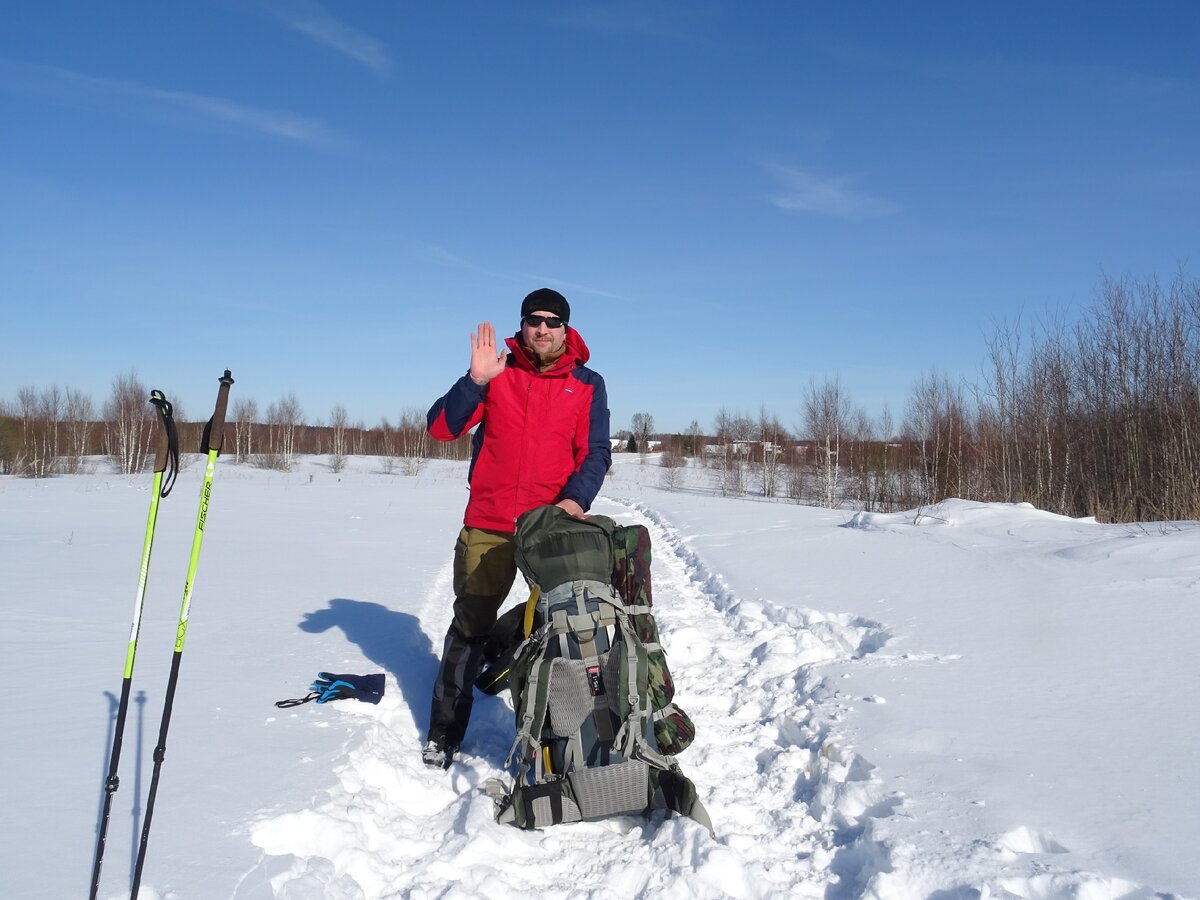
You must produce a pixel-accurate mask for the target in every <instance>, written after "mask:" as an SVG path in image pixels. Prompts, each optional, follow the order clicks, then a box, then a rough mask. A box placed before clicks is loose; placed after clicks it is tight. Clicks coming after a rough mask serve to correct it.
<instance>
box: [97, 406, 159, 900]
mask: <svg viewBox="0 0 1200 900" xmlns="http://www.w3.org/2000/svg"><path fill="white" fill-rule="evenodd" d="M150 402H151V403H153V404H154V408H155V409H157V410H158V418H159V421H160V422H162V426H163V427H162V434H161V436H160V439H159V444H158V453H157V455H156V456H155V458H154V486H153V490H152V491H151V492H150V515H149V517H148V518H147V520H146V538H145V540H144V541H143V542H142V566H141V571H140V572H139V574H138V586H137V598H136V599H135V600H134V603H133V626H132V627H131V628H130V630H129V643H128V645H127V646H126V649H125V672H124V675H123V677H122V680H121V700H120V702H119V703H118V705H117V723H116V727H115V728H114V729H113V742H112V749H111V750H110V751H109V755H108V777H107V778H106V779H105V780H104V808H103V811H102V812H101V813H100V827H99V830H98V832H97V834H96V855H95V859H94V862H93V863H92V889H91V893H89V894H88V897H89V898H90V900H96V893H97V892H98V891H99V890H100V866H101V865H102V864H103V863H104V843H105V840H106V839H107V836H108V817H109V813H110V812H111V811H112V802H113V794H115V793H116V792H117V788H118V787H119V786H120V784H121V780H120V778H118V777H117V767H118V766H119V765H120V762H121V738H122V735H123V734H124V732H125V715H126V713H127V712H128V711H129V689H130V685H131V684H132V682H133V662H134V658H135V657H136V656H137V642H138V632H139V631H140V630H141V625H142V606H143V603H144V601H145V599H146V581H147V579H148V577H149V575H150V552H151V551H152V550H153V548H154V528H155V525H156V524H157V523H158V501H159V499H160V498H162V497H166V496H167V494H169V493H171V487H172V486H173V485H174V484H175V476H176V475H178V474H179V435H178V433H177V432H176V430H175V419H174V418H173V415H172V413H173V409H172V406H171V404H170V402H169V401H168V400H167V398H166V397H165V396H164V395H163V392H162V391H151V392H150ZM109 696H112V695H111V694H110V695H109Z"/></svg>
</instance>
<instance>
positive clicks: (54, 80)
mask: <svg viewBox="0 0 1200 900" xmlns="http://www.w3.org/2000/svg"><path fill="white" fill-rule="evenodd" d="M0 72H6V73H7V74H9V75H12V74H19V76H20V77H19V78H16V79H13V78H9V79H7V80H9V82H10V84H13V85H18V84H19V85H20V87H21V88H22V89H25V90H30V91H37V92H43V93H45V92H48V93H50V94H51V95H52V96H53V95H58V96H59V97H60V98H67V99H69V100H71V101H73V102H85V103H98V102H102V101H103V102H109V103H111V102H112V101H114V100H115V101H132V102H133V103H135V104H137V105H138V107H139V108H140V109H141V110H143V111H144V110H145V109H147V108H149V109H151V110H152V111H156V112H157V113H158V114H160V115H162V114H166V115H169V116H172V117H182V118H183V121H185V122H186V123H188V124H192V125H194V124H196V123H200V124H202V125H209V126H212V125H219V126H222V127H225V128H232V129H234V130H237V131H244V132H251V133H255V134H260V135H266V136H268V137H273V138H282V139H284V140H288V141H294V142H296V143H300V144H305V145H308V146H310V147H317V148H321V149H335V148H338V147H344V146H346V145H347V141H346V140H345V139H343V138H342V137H340V136H339V135H337V134H336V133H335V132H333V131H332V130H330V129H329V128H328V127H327V126H326V125H325V124H324V123H323V122H322V121H321V120H320V119H316V118H313V117H311V116H304V115H299V114H296V113H291V112H287V111H284V110H277V109H266V108H263V107H255V106H247V105H246V104H244V103H239V102H237V101H235V100H229V99H227V98H224V97H213V96H209V95H205V94H197V93H193V92H191V91H176V90H167V89H164V88H157V87H153V86H151V85H146V84H141V83H140V82H136V81H126V80H123V79H118V78H105V77H103V76H99V75H88V74H86V73H83V72H75V71H72V70H70V69H62V68H58V67H56V66H39V65H32V64H24V63H20V64H14V63H8V64H6V65H4V66H3V67H0Z"/></svg>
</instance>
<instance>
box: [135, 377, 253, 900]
mask: <svg viewBox="0 0 1200 900" xmlns="http://www.w3.org/2000/svg"><path fill="white" fill-rule="evenodd" d="M220 381H221V387H220V388H218V390H217V405H216V409H215V410H214V411H213V417H212V418H211V419H210V420H209V422H208V425H207V426H205V428H204V438H203V440H202V442H201V447H200V452H202V453H207V454H208V463H207V466H206V467H205V470H204V486H203V487H202V488H201V491H200V511H199V513H198V514H197V516H196V533H195V534H194V535H193V536H192V555H191V558H190V560H189V561H188V571H187V580H186V581H185V582H184V585H183V606H182V608H181V609H180V612H179V625H178V627H177V628H176V631H175V652H174V653H173V654H172V656H171V674H170V677H169V678H168V679H167V694H166V699H165V700H164V701H163V712H162V722H161V723H160V724H159V727H158V746H156V747H155V748H154V772H153V774H152V775H151V777H150V791H149V793H148V794H147V795H146V818H145V821H144V822H143V823H142V840H141V843H140V844H139V845H138V855H137V863H136V865H135V866H134V869H133V885H132V887H131V889H130V893H129V897H130V900H137V895H138V890H139V889H140V887H141V884H142V868H143V867H144V866H145V864H146V844H147V842H148V841H149V840H150V823H151V821H152V820H153V818H154V799H155V797H156V796H157V795H158V779H159V775H160V774H161V772H162V764H163V760H164V759H165V758H166V755H167V729H168V727H170V724H171V708H172V706H174V704H175V687H176V685H177V684H178V682H179V661H180V660H181V659H182V658H183V642H184V638H186V637H187V626H188V615H189V613H190V610H191V603H192V587H193V586H194V585H195V581H196V564H197V563H198V562H199V561H200V546H201V544H202V543H203V542H204V524H205V522H206V520H207V519H208V504H209V500H210V499H211V497H212V482H213V473H214V472H215V471H216V468H217V457H218V456H220V455H221V445H222V442H223V440H224V436H225V408H226V406H227V405H228V403H229V386H230V385H231V384H233V378H232V377H231V376H230V374H229V370H228V369H226V370H225V374H224V375H222V376H221V379H220Z"/></svg>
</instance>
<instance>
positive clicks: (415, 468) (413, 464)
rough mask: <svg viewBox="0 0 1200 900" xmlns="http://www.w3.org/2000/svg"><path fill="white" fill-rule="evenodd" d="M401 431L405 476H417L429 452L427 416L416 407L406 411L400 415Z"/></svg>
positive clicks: (401, 455) (401, 449) (401, 451)
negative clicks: (426, 428) (426, 427)
mask: <svg viewBox="0 0 1200 900" xmlns="http://www.w3.org/2000/svg"><path fill="white" fill-rule="evenodd" d="M399 431H400V434H399V443H400V458H401V461H402V462H401V464H402V466H403V468H404V474H405V475H417V474H419V473H420V471H421V469H422V468H424V466H425V457H426V455H427V453H428V450H429V432H428V431H426V430H425V416H424V415H423V414H422V413H421V411H420V410H419V409H417V408H416V407H410V408H408V409H406V410H404V411H403V412H402V413H400V427H399ZM455 443H458V442H457V441H456V442H455Z"/></svg>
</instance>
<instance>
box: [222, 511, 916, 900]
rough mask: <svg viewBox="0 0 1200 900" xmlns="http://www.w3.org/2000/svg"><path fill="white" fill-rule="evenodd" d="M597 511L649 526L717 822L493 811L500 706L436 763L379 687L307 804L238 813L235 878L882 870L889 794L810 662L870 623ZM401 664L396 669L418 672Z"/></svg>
mask: <svg viewBox="0 0 1200 900" xmlns="http://www.w3.org/2000/svg"><path fill="white" fill-rule="evenodd" d="M596 511H597V512H603V513H606V514H609V515H613V516H614V517H615V518H617V519H618V520H620V521H625V522H630V521H632V522H637V523H641V524H645V525H646V526H647V527H648V528H649V529H650V532H651V535H652V538H653V542H654V548H655V562H654V577H655V582H654V590H655V605H656V609H657V614H658V620H659V624H660V627H661V630H662V633H663V641H664V645H665V646H666V648H667V650H668V655H669V661H670V664H671V670H672V674H673V675H674V677H675V682H676V686H677V691H678V693H677V698H676V699H677V700H678V702H679V703H680V705H681V706H682V707H683V708H684V709H686V710H687V711H688V713H689V714H690V715H691V716H692V718H693V719H694V720H695V723H696V728H697V738H696V741H695V744H694V745H693V746H692V747H691V748H689V749H688V750H687V751H686V752H685V753H684V754H682V755H681V757H680V763H681V765H682V766H683V769H684V771H685V772H686V773H687V774H688V775H689V776H690V777H691V778H692V779H693V780H694V781H695V782H696V785H697V788H698V789H699V792H700V795H701V798H702V799H703V801H704V803H705V805H706V806H707V808H708V810H709V813H710V815H711V816H712V819H713V822H714V825H715V828H716V832H717V837H716V839H715V840H714V839H713V838H712V837H710V836H709V834H708V833H707V832H706V831H705V829H704V828H702V827H701V826H699V825H697V824H696V823H695V822H693V821H691V820H689V819H685V818H678V817H672V818H654V819H650V820H646V819H642V818H632V817H626V818H619V819H613V820H610V821H606V822H601V823H584V824H577V825H569V826H560V827H556V828H551V829H547V830H545V831H541V832H521V831H518V830H516V829H513V828H511V827H502V826H499V825H496V824H495V823H494V822H493V820H492V804H491V801H490V799H488V797H487V796H486V795H485V794H484V793H483V792H482V790H481V786H482V785H483V783H484V782H485V781H486V780H487V779H488V778H493V777H504V778H508V773H506V772H505V771H504V770H503V768H502V767H503V760H504V757H505V755H506V754H507V751H508V746H509V743H510V741H511V736H512V719H511V715H512V713H511V709H510V708H509V706H508V705H507V703H504V702H500V701H498V700H496V699H493V698H488V697H480V698H479V699H477V701H476V707H475V715H474V717H473V719H472V724H471V730H470V732H469V734H468V737H467V741H466V743H465V745H464V748H463V753H462V755H461V756H460V757H459V760H458V761H456V763H455V764H454V766H453V767H452V768H451V770H450V771H449V772H448V773H441V772H436V771H432V770H429V769H427V768H425V767H424V766H423V765H422V764H421V761H420V757H419V753H418V749H419V746H420V740H421V737H422V732H423V728H424V724H425V721H426V719H425V716H426V711H425V706H424V704H425V703H427V702H428V701H427V699H426V698H425V697H421V696H418V695H419V693H420V692H419V691H418V690H412V689H410V690H409V695H410V696H402V693H401V691H398V690H395V689H393V687H394V686H393V685H392V684H389V691H388V695H387V696H386V697H385V699H384V701H383V702H382V703H381V704H380V705H379V706H378V707H368V706H365V705H363V704H343V705H339V706H338V711H339V712H344V713H345V714H347V715H353V716H357V717H361V718H362V719H363V720H364V721H363V727H362V735H361V740H360V741H359V742H358V743H357V744H355V745H354V746H352V747H351V748H349V749H348V750H347V752H346V755H345V757H344V758H343V759H342V760H339V761H338V762H337V763H336V764H335V766H334V775H335V776H336V780H335V783H333V784H331V785H329V787H328V788H327V791H326V792H325V793H323V794H322V795H320V796H318V797H317V798H315V800H314V803H313V805H312V807H311V808H309V809H306V810H301V811H297V812H291V813H285V814H283V815H279V816H274V817H272V818H269V819H264V820H263V821H260V822H258V823H257V824H256V825H254V826H253V828H252V830H251V836H252V840H253V842H254V843H255V844H256V845H257V846H258V847H260V848H261V849H262V850H263V851H264V852H265V853H266V854H267V856H266V857H265V858H264V861H263V863H262V864H261V869H262V872H261V877H260V878H256V879H253V881H256V882H258V883H260V884H262V883H264V882H265V883H268V884H269V885H270V890H271V894H265V895H266V896H270V895H272V894H273V896H275V897H278V898H285V900H317V898H324V900H359V898H363V900H373V898H390V897H472V898H474V897H522V898H528V897H529V896H538V897H563V898H566V897H601V896H604V897H613V896H639V895H646V896H654V897H679V898H692V897H747V898H750V897H778V896H811V897H829V898H837V897H850V896H858V895H859V894H860V893H861V892H862V890H863V888H864V886H865V885H866V884H867V882H868V881H869V880H870V878H871V877H872V876H873V875H874V874H875V873H877V872H880V871H887V870H888V869H889V866H890V862H889V850H888V848H887V846H885V845H884V844H882V843H880V842H878V841H876V840H874V839H873V837H872V826H871V823H872V820H873V819H875V818H876V817H880V816H887V815H890V814H891V813H892V811H893V810H894V808H895V807H896V806H897V805H898V804H899V803H900V800H899V798H898V797H895V796H888V795H886V794H885V792H884V791H883V790H882V788H881V786H880V783H879V781H878V780H877V779H876V778H875V777H874V776H873V775H872V766H871V765H870V764H869V763H868V762H867V761H865V760H864V759H862V758H861V757H859V756H857V755H855V754H854V753H852V752H847V751H843V750H842V749H840V748H839V747H838V746H837V745H836V744H835V743H834V742H833V741H832V740H831V739H830V737H829V727H828V726H829V725H830V724H831V723H832V722H833V721H835V720H836V719H837V718H838V717H839V716H840V715H841V709H840V708H839V707H838V705H837V703H836V700H834V699H832V698H831V695H828V692H825V691H823V690H822V689H821V681H820V678H819V675H818V674H817V673H816V672H815V671H814V669H813V667H814V665H816V664H819V663H822V662H827V661H830V660H844V659H852V658H857V657H861V656H863V655H865V654H868V653H871V652H873V651H874V650H877V649H878V648H879V647H881V646H882V645H883V644H884V642H885V641H886V640H887V637H888V635H887V632H886V631H885V630H884V629H883V628H882V627H881V626H880V625H878V624H877V623H874V622H870V621H868V620H864V619H859V618H855V617H852V616H845V615H826V614H821V613H816V612H810V611H799V610H776V609H769V608H766V607H764V606H762V605H759V604H756V603H753V602H750V601H747V600H743V599H741V598H738V597H737V596H735V595H734V594H732V593H731V592H730V591H729V590H728V589H727V588H726V587H725V586H724V584H723V583H722V580H721V578H720V577H719V576H718V575H716V574H715V573H713V572H710V571H709V570H708V569H707V568H706V567H705V565H704V563H703V561H702V560H701V559H700V558H699V557H698V556H697V555H696V554H694V553H693V552H692V551H690V550H689V548H688V547H687V543H686V541H685V540H684V539H683V537H682V536H681V535H679V534H678V533H677V532H676V531H675V530H674V529H673V528H672V527H671V525H670V523H668V522H667V521H666V520H665V519H664V518H663V517H662V516H661V515H659V514H657V513H656V512H655V511H654V510H652V509H649V508H647V507H645V506H642V505H639V504H634V503H616V502H612V501H606V502H604V503H603V504H601V505H598V506H597V509H596ZM449 581H450V568H449V565H447V566H446V567H445V568H444V569H443V570H442V571H441V572H440V574H439V576H438V578H437V579H436V583H435V584H434V585H433V586H432V588H431V589H430V591H429V593H428V595H427V596H426V598H425V600H424V602H423V607H422V610H421V614H420V619H421V622H422V628H423V630H424V631H425V633H426V635H427V636H428V639H429V641H430V643H431V644H432V645H433V647H434V648H435V652H438V651H439V650H440V645H441V637H442V635H443V634H444V632H445V628H446V626H447V625H448V623H449V615H450V603H449V597H450V585H449ZM415 662H417V663H421V664H424V665H428V660H427V659H426V660H420V661H415ZM416 674H417V673H412V672H410V673H405V680H406V681H407V682H408V683H409V684H410V685H411V684H413V683H414V682H415V683H420V678H417V677H415V675H416ZM395 677H396V673H390V674H389V678H390V679H394V678H395ZM432 677H433V673H432V672H429V673H426V674H425V675H424V679H425V681H424V683H425V684H426V685H428V684H429V683H430V681H431V679H432ZM426 697H427V694H426ZM822 697H825V698H826V699H822ZM249 881H251V879H247V883H249ZM244 896H249V894H244Z"/></svg>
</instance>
